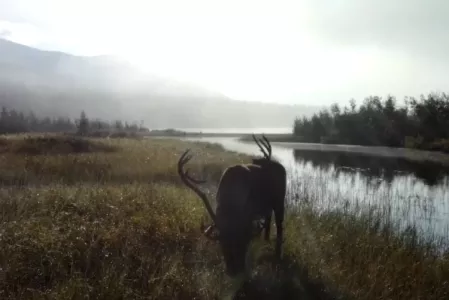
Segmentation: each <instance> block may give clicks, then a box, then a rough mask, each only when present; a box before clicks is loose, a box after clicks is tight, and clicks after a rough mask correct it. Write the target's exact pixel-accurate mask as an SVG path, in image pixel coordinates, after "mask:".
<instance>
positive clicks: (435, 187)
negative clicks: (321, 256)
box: [186, 130, 449, 239]
mask: <svg viewBox="0 0 449 300" xmlns="http://www.w3.org/2000/svg"><path fill="white" fill-rule="evenodd" d="M203 132H204V130H203ZM256 132H257V131H256ZM259 132H263V130H260V131H259ZM265 132H266V131H265ZM186 139H187V140H195V141H205V142H211V143H218V144H221V145H223V146H224V148H226V149H228V150H231V151H236V152H240V153H245V154H249V155H260V150H259V148H258V147H257V145H255V143H253V142H240V141H238V139H237V138H186ZM272 148H273V151H272V153H273V156H274V157H276V158H277V159H279V160H280V161H281V162H282V163H283V164H284V165H285V166H286V168H287V172H288V196H289V199H299V201H304V199H308V200H309V201H313V202H314V204H315V206H316V207H317V208H318V209H321V210H331V209H343V208H345V209H349V210H352V211H353V212H360V211H362V210H365V209H371V210H378V211H382V212H383V213H385V212H387V214H388V216H389V218H390V220H391V221H393V222H395V223H397V224H398V226H400V227H401V228H403V229H404V228H406V227H407V226H409V225H415V226H416V227H417V229H418V231H419V233H420V234H421V236H423V237H430V238H432V237H439V238H444V239H449V237H448V233H449V169H448V168H445V167H443V166H442V165H441V164H438V163H425V162H413V161H409V160H406V159H404V158H399V157H394V155H392V156H390V157H385V156H376V155H367V154H358V153H353V152H336V151H320V150H319V149H315V150H313V149H302V150H295V149H291V148H287V147H282V146H279V144H277V145H273V146H272ZM392 153H393V150H392ZM296 195H297V196H296Z"/></svg>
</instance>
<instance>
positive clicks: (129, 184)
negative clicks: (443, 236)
mask: <svg viewBox="0 0 449 300" xmlns="http://www.w3.org/2000/svg"><path fill="white" fill-rule="evenodd" d="M186 148H191V149H192V153H194V155H195V156H194V158H193V159H192V161H191V162H190V163H189V165H191V167H190V168H191V169H192V170H191V173H192V174H194V175H195V176H196V177H202V178H205V179H206V180H207V184H205V185H202V188H203V189H205V190H206V191H207V192H208V193H209V194H210V196H211V198H213V196H214V192H215V190H216V187H217V184H218V181H219V179H220V176H221V174H222V172H223V171H224V169H225V168H226V167H227V166H229V165H231V164H235V163H247V162H250V160H251V158H250V157H247V156H245V155H240V154H237V153H231V152H227V151H225V150H223V148H221V147H220V146H218V145H215V144H206V143H195V142H184V141H179V140H172V139H151V138H148V139H143V140H136V139H126V138H117V139H92V138H90V139H80V138H75V137H67V136H66V137H62V136H57V135H54V136H47V135H42V136H33V137H28V138H27V137H24V136H6V137H4V138H2V139H0V167H1V170H2V172H1V173H0V183H1V188H0V212H1V214H0V299H218V298H220V297H221V295H223V293H225V292H226V291H227V289H228V288H229V280H228V279H227V278H226V276H225V275H224V264H223V261H222V256H221V252H220V249H219V247H218V244H216V243H214V242H212V241H209V240H207V239H206V238H204V237H203V235H202V233H201V231H200V224H201V223H206V222H208V221H209V220H208V217H207V213H206V211H205V209H204V207H203V205H202V203H201V200H200V199H198V197H196V195H195V194H194V193H193V192H192V191H191V190H189V189H188V188H187V187H185V186H184V185H183V184H182V182H181V180H180V179H179V178H178V175H177V172H176V163H177V160H178V158H179V156H180V154H181V153H182V152H183V151H184V150H185V149H186ZM300 181H301V178H297V182H294V181H293V182H292V183H291V184H290V185H289V187H288V197H287V198H288V199H287V202H288V203H289V205H288V209H287V213H286V220H285V235H286V236H285V243H284V256H283V259H282V262H281V264H280V266H278V271H277V272H275V269H274V265H273V263H272V260H273V259H272V256H271V255H272V253H273V252H274V251H273V250H274V239H275V234H274V233H273V232H275V230H272V231H271V232H272V237H271V240H270V242H269V243H267V242H265V241H264V240H263V239H260V240H259V239H256V240H255V241H254V242H253V243H252V245H251V251H250V260H251V280H250V281H248V282H246V283H244V284H243V285H242V286H241V288H240V290H238V291H237V292H236V294H235V299H407V300H409V299H448V298H449V251H448V250H447V249H446V248H444V247H445V246H444V245H445V243H444V242H443V241H440V240H436V239H434V240H432V239H430V238H426V239H423V238H421V237H420V236H419V235H418V233H417V231H416V230H415V229H414V228H409V229H407V230H405V231H398V230H397V228H396V227H395V225H394V223H392V222H391V221H390V218H389V215H388V207H385V208H382V209H377V210H373V209H371V210H363V209H360V210H359V211H357V213H355V212H354V211H351V210H348V209H347V207H341V208H340V209H330V208H329V209H328V210H323V209H322V207H320V210H318V207H317V205H316V204H314V203H318V202H319V201H318V200H319V199H315V198H314V197H312V196H310V195H312V194H313V193H310V192H308V191H310V190H312V189H317V188H318V187H316V186H313V185H311V186H304V185H301V188H299V183H300ZM336 197H338V196H336Z"/></svg>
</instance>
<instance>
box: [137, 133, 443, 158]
mask: <svg viewBox="0 0 449 300" xmlns="http://www.w3.org/2000/svg"><path fill="white" fill-rule="evenodd" d="M164 133H165V134H164ZM166 133H167V132H164V131H162V130H161V131H158V132H157V133H156V134H155V133H151V132H150V133H147V134H145V136H147V137H150V138H158V137H160V138H220V137H222V138H236V139H238V140H239V141H240V142H243V143H250V142H253V138H252V134H249V133H219V132H216V133H214V132H207V133H206V132H181V131H179V132H178V131H176V132H173V133H171V134H166ZM255 135H256V137H260V136H261V135H262V134H259V133H255ZM264 135H265V136H266V137H267V139H268V140H269V141H270V143H271V144H272V145H276V146H279V147H283V148H289V149H292V150H304V151H325V152H346V153H347V152H350V153H358V154H366V155H371V156H383V157H397V158H403V159H407V160H412V161H418V162H426V161H427V162H431V163H442V164H444V165H446V166H449V154H446V153H444V152H441V151H429V150H420V149H412V148H395V147H387V146H362V145H345V144H323V143H308V142H302V141H301V140H300V138H299V137H295V136H293V135H292V134H289V133H266V134H264Z"/></svg>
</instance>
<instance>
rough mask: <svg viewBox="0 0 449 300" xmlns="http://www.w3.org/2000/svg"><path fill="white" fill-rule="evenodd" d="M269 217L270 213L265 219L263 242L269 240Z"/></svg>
mask: <svg viewBox="0 0 449 300" xmlns="http://www.w3.org/2000/svg"><path fill="white" fill-rule="evenodd" d="M271 215H272V211H270V213H269V214H268V215H267V216H266V217H265V223H264V229H265V241H268V240H269V239H270V229H271Z"/></svg>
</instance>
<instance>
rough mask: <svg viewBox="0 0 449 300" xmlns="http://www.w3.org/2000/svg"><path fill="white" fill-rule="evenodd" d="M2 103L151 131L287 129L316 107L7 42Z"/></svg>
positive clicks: (0, 43) (2, 45)
mask: <svg viewBox="0 0 449 300" xmlns="http://www.w3.org/2000/svg"><path fill="white" fill-rule="evenodd" d="M298 84H299V83H298ZM273 102H276V99H273ZM0 105H4V106H7V107H9V108H15V109H18V110H22V111H24V112H26V111H29V110H32V111H34V112H35V113H36V114H37V115H40V116H50V117H51V116H68V117H72V118H74V117H78V116H79V114H80V111H81V110H85V111H86V112H87V114H88V116H89V117H92V118H101V119H106V120H112V119H122V120H129V121H133V120H135V121H140V120H143V121H144V122H145V125H146V126H147V127H149V128H166V127H176V128H192V127H194V128H229V127H234V128H237V127H243V128H251V127H290V126H292V124H293V121H294V119H295V117H297V116H301V115H310V114H311V113H313V112H316V111H317V110H318V109H319V107H313V106H310V107H309V106H303V105H278V104H268V103H258V102H248V101H237V100H233V99H230V98H228V97H226V96H225V95H222V94H220V93H219V92H214V91H209V90H207V89H205V88H202V87H198V86H194V85H192V84H187V83H183V82H179V81H177V80H174V79H171V78H165V77H162V76H157V75H152V74H147V73H144V72H142V71H140V70H138V69H137V68H134V67H133V66H132V65H130V64H128V63H127V62H125V61H121V60H120V59H118V58H115V57H109V56H95V57H82V56H74V55H71V54H67V53H62V52H53V51H42V50H39V49H36V48H32V47H28V46H24V45H20V44H16V43H13V42H11V41H8V40H5V39H0Z"/></svg>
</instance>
